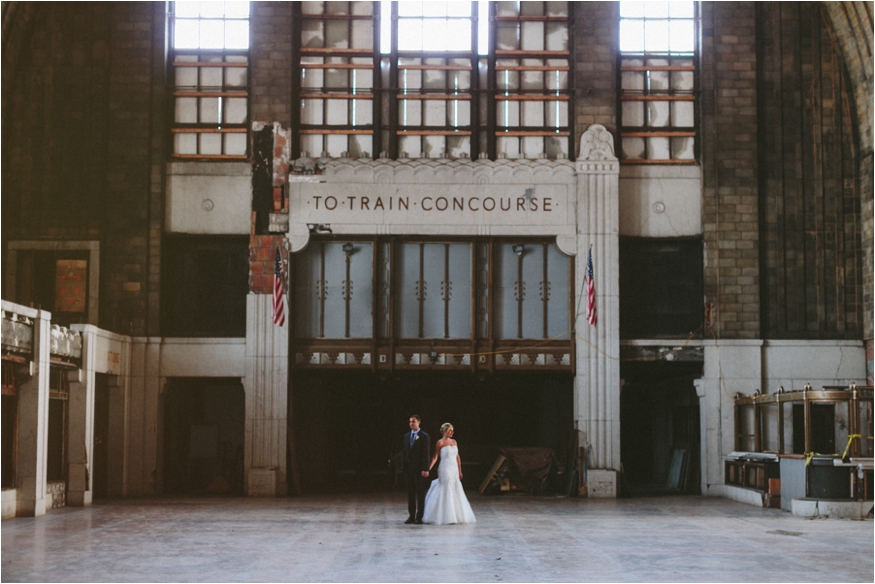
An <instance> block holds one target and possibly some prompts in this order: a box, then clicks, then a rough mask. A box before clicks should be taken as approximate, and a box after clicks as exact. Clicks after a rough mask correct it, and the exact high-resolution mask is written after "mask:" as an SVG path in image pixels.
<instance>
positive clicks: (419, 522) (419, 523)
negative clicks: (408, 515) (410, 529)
mask: <svg viewBox="0 0 875 584" xmlns="http://www.w3.org/2000/svg"><path fill="white" fill-rule="evenodd" d="M414 523H415V524H417V525H422V519H417V520H416V521H414Z"/></svg>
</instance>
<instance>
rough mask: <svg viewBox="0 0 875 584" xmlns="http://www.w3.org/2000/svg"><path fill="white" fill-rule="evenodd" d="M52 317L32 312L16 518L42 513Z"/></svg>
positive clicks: (21, 400) (21, 404)
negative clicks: (33, 316)
mask: <svg viewBox="0 0 875 584" xmlns="http://www.w3.org/2000/svg"><path fill="white" fill-rule="evenodd" d="M51 319H52V315H51V313H49V312H46V311H43V310H39V311H36V317H35V318H34V319H33V358H32V360H31V366H32V368H33V375H32V377H31V378H30V379H29V380H27V381H26V382H25V383H23V384H21V386H20V387H19V388H18V420H19V422H18V423H19V426H18V457H17V462H16V465H17V468H16V473H15V483H16V484H15V487H16V490H17V501H16V511H15V513H16V515H18V516H19V517H39V516H40V515H45V513H46V456H47V447H48V440H49V367H50V361H49V359H50V342H51V341H50V339H51V328H52V321H51Z"/></svg>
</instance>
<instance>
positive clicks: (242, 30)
mask: <svg viewBox="0 0 875 584" xmlns="http://www.w3.org/2000/svg"><path fill="white" fill-rule="evenodd" d="M225 48H226V49H248V48H249V21H248V20H226V21H225Z"/></svg>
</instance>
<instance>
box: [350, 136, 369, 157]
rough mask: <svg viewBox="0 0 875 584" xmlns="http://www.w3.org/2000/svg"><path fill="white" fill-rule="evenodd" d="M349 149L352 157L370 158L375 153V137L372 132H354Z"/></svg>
mask: <svg viewBox="0 0 875 584" xmlns="http://www.w3.org/2000/svg"><path fill="white" fill-rule="evenodd" d="M347 150H348V151H349V155H350V156H351V157H352V158H361V157H365V158H369V157H370V156H371V154H373V153H374V137H373V136H371V135H370V134H352V135H350V136H349V141H348V146H347Z"/></svg>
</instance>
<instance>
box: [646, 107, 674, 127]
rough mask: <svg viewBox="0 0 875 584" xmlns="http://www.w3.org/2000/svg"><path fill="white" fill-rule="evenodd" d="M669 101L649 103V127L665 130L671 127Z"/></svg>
mask: <svg viewBox="0 0 875 584" xmlns="http://www.w3.org/2000/svg"><path fill="white" fill-rule="evenodd" d="M668 104H669V102H667V101H648V102H647V116H648V118H649V124H648V125H649V126H650V127H651V128H664V127H666V126H669V125H671V119H670V118H669V115H668V112H669V109H668Z"/></svg>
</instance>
